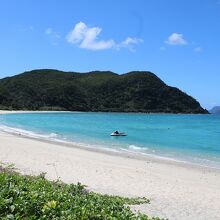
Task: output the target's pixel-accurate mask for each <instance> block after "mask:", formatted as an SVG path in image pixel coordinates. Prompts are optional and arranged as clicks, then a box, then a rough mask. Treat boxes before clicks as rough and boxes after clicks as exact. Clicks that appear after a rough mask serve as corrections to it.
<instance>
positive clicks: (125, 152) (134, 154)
mask: <svg viewBox="0 0 220 220" xmlns="http://www.w3.org/2000/svg"><path fill="white" fill-rule="evenodd" d="M17 113H18V114H22V113H24V114H28V113H36V114H38V113H76V114H77V113H88V112H80V111H38V110H37V111H32V110H30V111H29V110H27V111H26V110H0V115H4V114H17ZM91 113H97V112H91ZM98 113H100V112H98ZM103 113H106V112H103ZM111 113H112V112H111ZM113 113H115V112H113ZM121 113H124V112H121ZM143 114H161V113H143ZM162 114H163V113H162ZM164 114H169V113H164ZM171 114H172V113H171ZM6 127H8V126H6ZM8 128H9V129H13V127H8ZM1 131H3V132H6V133H9V134H12V135H19V136H22V137H24V138H30V139H36V140H39V141H43V142H46V143H53V144H58V145H63V146H68V147H77V148H80V149H85V150H89V151H94V152H101V153H106V154H109V153H111V154H112V155H116V156H124V157H129V158H135V159H141V160H145V159H149V160H156V161H157V162H159V161H162V162H165V163H175V164H177V165H180V166H189V167H191V166H193V167H198V168H200V167H201V168H207V169H214V170H217V171H219V172H220V167H218V166H217V165H216V166H215V165H209V164H201V163H199V162H193V161H190V160H187V159H184V158H174V157H166V156H163V155H159V154H151V153H145V152H141V151H135V150H129V149H114V148H108V147H103V146H102V148H99V147H95V146H92V145H90V146H87V145H86V144H81V143H80V144H79V143H77V142H72V141H68V140H66V141H65V140H62V139H56V138H54V139H53V138H49V137H43V134H42V135H41V134H37V133H34V132H32V131H28V130H21V132H19V131H16V128H15V131H7V130H4V129H1V128H0V132H1ZM22 132H23V133H22ZM26 132H27V133H28V132H31V133H33V135H29V134H26ZM210 162H215V161H210Z"/></svg>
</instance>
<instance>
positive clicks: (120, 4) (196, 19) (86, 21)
mask: <svg viewBox="0 0 220 220" xmlns="http://www.w3.org/2000/svg"><path fill="white" fill-rule="evenodd" d="M219 27H220V0H179V1H176V0H120V1H119V0H105V1H104V0H92V1H91V0H62V1H61V0H60V1H58V0H19V1H18V0H1V1H0V36H1V37H0V39H1V40H0V59H1V61H0V63H1V64H0V78H3V77H5V76H9V75H15V74H17V73H21V72H24V71H26V70H31V69H36V68H37V69H39V68H53V69H60V70H66V71H79V72H86V71H91V70H111V71H114V72H117V73H125V72H128V71H132V70H149V71H152V72H154V73H155V74H157V75H158V76H159V77H160V78H161V79H162V80H164V81H165V82H166V83H167V84H168V85H171V86H175V87H178V88H180V89H181V90H183V91H184V92H187V93H188V94H190V95H192V96H193V97H195V98H196V99H197V100H198V101H199V102H200V103H201V105H202V106H203V107H205V108H208V109H209V108H211V107H212V106H214V105H220V43H219V41H220V28H219Z"/></svg>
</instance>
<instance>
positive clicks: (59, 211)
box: [0, 168, 159, 220]
mask: <svg viewBox="0 0 220 220" xmlns="http://www.w3.org/2000/svg"><path fill="white" fill-rule="evenodd" d="M142 203H149V200H148V199H146V198H123V197H119V196H109V195H101V194H98V193H94V192H89V191H88V190H87V189H86V188H85V186H83V185H81V184H80V183H78V184H75V185H74V184H70V185H68V184H64V183H62V182H60V181H56V182H51V181H48V180H46V179H45V177H44V175H40V176H38V177H33V176H22V175H20V174H18V173H16V172H13V171H11V170H9V169H4V168H0V219H2V220H6V219H7V220H15V219H16V220H35V219H36V220H37V219H40V220H41V219H42V220H43V219H57V220H58V219H59V220H66V219H69V220H72V219H76V220H79V219H81V220H85V219H94V220H99V219H100V220H101V219H106V220H107V219H110V220H113V219H114V220H116V219H120V220H123V219H124V220H129V219H138V220H144V219H145V220H150V219H152V220H153V219H154V220H159V218H149V217H148V216H147V215H145V214H141V213H134V212H132V211H131V209H130V207H129V205H135V204H142Z"/></svg>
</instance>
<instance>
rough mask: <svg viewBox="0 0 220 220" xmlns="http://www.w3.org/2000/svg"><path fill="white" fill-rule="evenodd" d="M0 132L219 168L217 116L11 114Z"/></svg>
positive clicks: (4, 117) (5, 116) (3, 118)
mask: <svg viewBox="0 0 220 220" xmlns="http://www.w3.org/2000/svg"><path fill="white" fill-rule="evenodd" d="M0 130H3V131H7V132H10V133H15V134H21V135H24V136H30V137H32V138H41V139H44V140H45V139H46V140H51V141H57V142H68V143H72V144H73V145H76V146H79V147H86V148H88V147H89V148H98V149H104V150H107V151H117V152H127V153H128V152H129V153H134V154H138V155H148V156H149V155H150V156H152V157H159V158H163V159H167V160H175V161H182V162H185V163H193V164H197V165H200V166H208V167H214V168H218V169H220V115H199V114H198V115H193V114H144V113H90V112H65V113H59V112H57V113H14V114H2V115H0ZM116 130H118V131H119V132H125V133H126V134H127V136H124V137H112V136H110V134H111V133H112V132H114V131H116Z"/></svg>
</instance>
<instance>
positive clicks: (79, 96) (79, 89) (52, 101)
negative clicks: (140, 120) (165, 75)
mask: <svg viewBox="0 0 220 220" xmlns="http://www.w3.org/2000/svg"><path fill="white" fill-rule="evenodd" d="M0 109H16V110H19V109H20V110H70V111H112V112H116V111H117V112H166V113H171V112H172V113H207V111H206V110H204V109H203V108H202V107H201V106H200V104H199V103H198V102H197V101H196V100H195V99H193V98H192V97H190V96H188V95H187V94H185V93H183V92H181V91H180V90H179V89H177V88H174V87H170V86H167V85H166V84H165V83H164V82H163V81H161V80H160V79H159V78H158V77H157V76H156V75H155V74H153V73H151V72H130V73H127V74H122V75H118V74H116V73H113V72H100V71H94V72H89V73H83V74H82V73H74V72H62V71H57V70H33V71H30V72H25V73H23V74H20V75H16V76H13V77H7V78H4V79H1V80H0Z"/></svg>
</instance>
